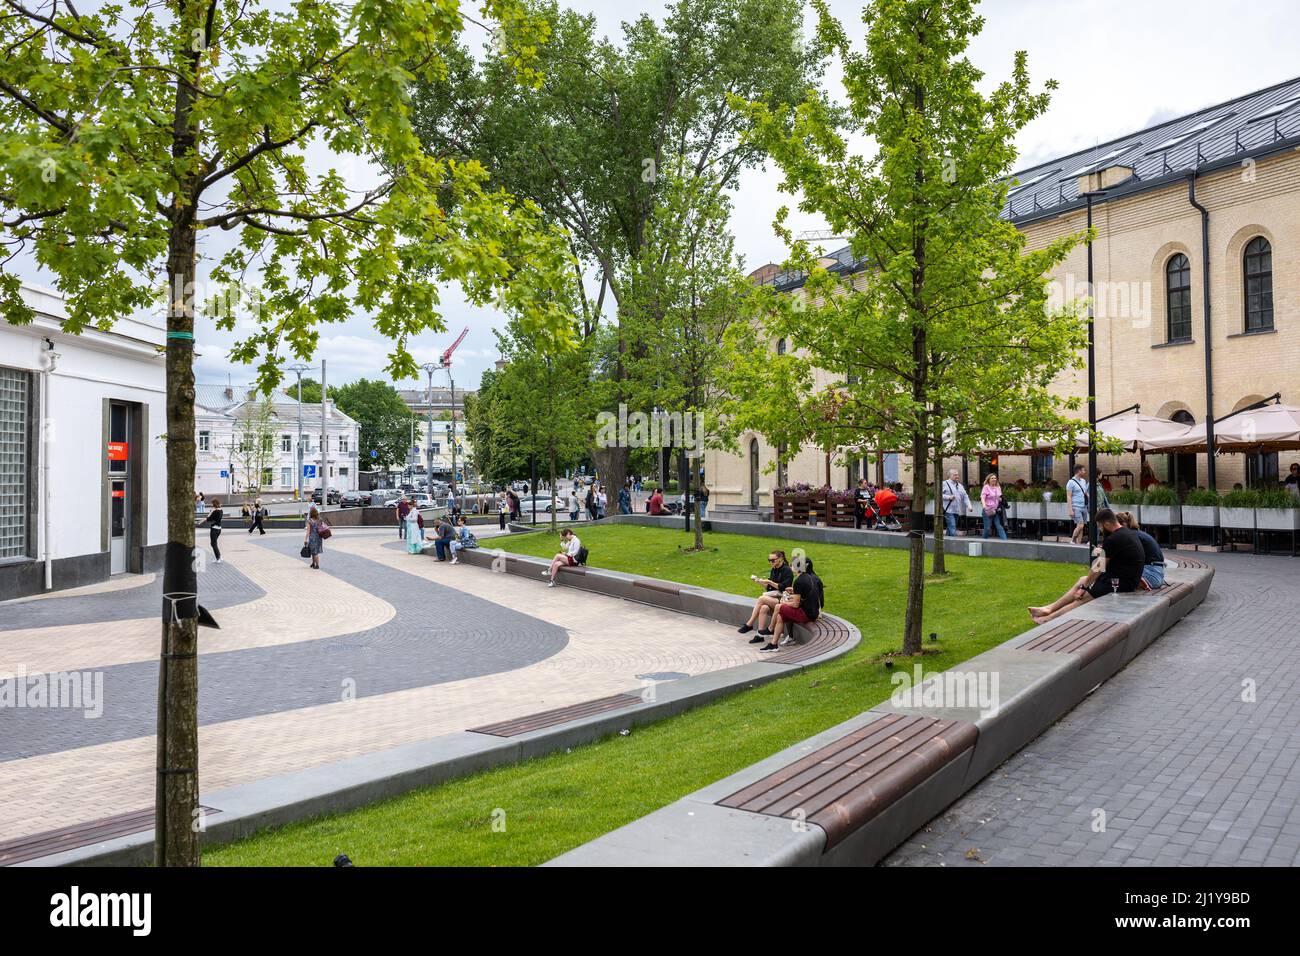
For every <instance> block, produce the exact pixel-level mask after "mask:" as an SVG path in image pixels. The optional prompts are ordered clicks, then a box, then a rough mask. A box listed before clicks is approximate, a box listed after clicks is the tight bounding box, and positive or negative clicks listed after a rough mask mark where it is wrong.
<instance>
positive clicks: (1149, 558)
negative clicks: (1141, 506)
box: [1115, 511, 1165, 591]
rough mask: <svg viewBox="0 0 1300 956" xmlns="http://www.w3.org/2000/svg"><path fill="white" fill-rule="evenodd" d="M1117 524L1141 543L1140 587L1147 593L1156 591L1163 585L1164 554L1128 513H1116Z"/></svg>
mask: <svg viewBox="0 0 1300 956" xmlns="http://www.w3.org/2000/svg"><path fill="white" fill-rule="evenodd" d="M1115 517H1116V518H1118V519H1119V523H1120V524H1122V525H1123V526H1124V527H1126V528H1132V529H1133V532H1134V533H1135V534H1136V535H1137V536H1138V540H1139V541H1141V542H1142V553H1143V560H1144V561H1145V562H1146V563H1145V564H1143V565H1142V587H1143V589H1145V590H1147V591H1158V590H1159V589H1160V588H1162V587H1164V585H1165V553H1164V552H1163V551H1161V550H1160V544H1159V542H1157V541H1156V539H1155V538H1153V537H1151V535H1149V534H1147V532H1145V531H1143V530H1142V526H1141V525H1139V524H1138V523H1137V519H1136V518H1134V517H1133V515H1132V513H1130V512H1128V511H1120V512H1118V513H1116V515H1115Z"/></svg>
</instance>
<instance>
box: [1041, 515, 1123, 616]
mask: <svg viewBox="0 0 1300 956" xmlns="http://www.w3.org/2000/svg"><path fill="white" fill-rule="evenodd" d="M1097 525H1098V526H1099V527H1100V528H1101V530H1102V531H1103V532H1104V534H1105V537H1104V538H1103V539H1102V543H1101V546H1100V547H1099V548H1097V549H1096V550H1095V551H1093V556H1094V557H1098V556H1101V555H1105V558H1106V562H1105V564H1106V567H1105V569H1104V570H1089V572H1088V573H1087V574H1086V575H1084V576H1083V577H1081V578H1079V580H1078V581H1076V582H1075V583H1074V585H1073V586H1072V587H1071V588H1070V589H1069V590H1068V591H1066V592H1065V593H1064V594H1063V595H1061V596H1060V597H1059V598H1057V599H1056V600H1055V601H1053V602H1052V603H1051V604H1048V605H1046V606H1043V607H1031V608H1029V616H1030V617H1031V618H1032V619H1033V621H1034V623H1035V624H1045V623H1046V622H1048V621H1051V620H1054V619H1055V618H1058V617H1060V616H1061V615H1062V614H1064V613H1065V612H1067V611H1072V610H1074V609H1075V608H1076V607H1082V606H1083V605H1084V604H1087V603H1088V602H1089V601H1092V600H1095V599H1097V598H1100V597H1105V596H1106V595H1107V594H1112V593H1115V592H1116V591H1118V592H1120V593H1128V592H1131V591H1136V590H1138V588H1139V583H1138V582H1140V581H1141V580H1142V568H1143V566H1144V565H1145V563H1146V552H1145V551H1144V550H1143V548H1142V541H1141V539H1140V538H1139V537H1138V536H1137V532H1135V531H1133V529H1131V528H1125V527H1124V526H1123V525H1121V524H1120V523H1119V519H1118V518H1116V517H1115V512H1114V511H1112V510H1111V509H1109V508H1102V509H1101V510H1100V511H1098V512H1097Z"/></svg>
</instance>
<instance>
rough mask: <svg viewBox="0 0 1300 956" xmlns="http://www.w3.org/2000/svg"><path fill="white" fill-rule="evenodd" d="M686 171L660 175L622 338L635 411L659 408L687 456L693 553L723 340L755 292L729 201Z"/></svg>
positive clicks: (714, 432) (717, 433)
mask: <svg viewBox="0 0 1300 956" xmlns="http://www.w3.org/2000/svg"><path fill="white" fill-rule="evenodd" d="M684 173H685V170H684V168H683V164H682V163H681V162H680V159H679V160H678V161H677V162H674V163H672V164H671V165H670V166H669V167H668V168H667V169H666V170H665V171H664V179H665V182H664V184H663V190H662V192H661V193H660V199H659V203H658V205H657V207H656V209H655V213H654V215H653V216H652V217H651V218H650V222H649V223H648V225H647V229H646V242H645V245H644V246H643V248H642V252H641V255H640V256H638V257H637V258H636V259H635V260H634V261H633V262H631V263H629V269H628V270H627V271H628V272H629V273H632V274H631V275H629V276H628V280H627V281H626V283H625V285H626V287H627V288H628V290H629V293H628V296H627V299H626V300H625V302H624V305H623V320H622V322H621V326H622V329H621V339H622V341H624V342H629V343H634V345H635V347H634V348H632V349H630V350H628V352H627V353H626V362H627V366H628V369H629V372H630V374H629V376H628V380H629V383H631V384H635V385H640V386H641V387H642V388H643V389H644V393H643V394H640V395H639V396H638V397H639V399H640V402H641V403H642V404H641V407H643V408H644V407H647V406H650V405H653V406H655V407H657V408H660V409H662V410H663V411H664V412H666V413H668V414H669V415H670V416H671V418H670V420H671V421H672V422H674V424H677V425H678V426H679V428H678V433H677V434H676V435H674V436H671V437H672V445H673V446H674V447H675V448H676V449H677V453H678V455H679V464H681V458H682V457H684V459H685V462H686V463H687V464H688V465H689V472H688V473H689V475H690V476H691V477H690V487H691V490H692V493H693V494H694V501H693V505H692V507H693V511H694V514H693V517H694V525H693V527H694V532H695V544H694V547H695V549H696V550H702V549H703V547H704V530H703V526H702V525H701V523H700V501H699V492H700V484H701V479H700V465H701V464H702V460H703V458H702V456H703V454H704V450H705V448H707V447H718V446H720V445H721V444H722V443H723V442H724V441H725V439H724V438H723V429H722V428H721V427H720V426H721V422H720V421H719V419H718V416H717V404H716V402H717V399H718V398H719V397H720V394H721V388H720V384H721V381H722V377H723V376H722V373H723V369H724V367H725V364H726V355H725V350H724V339H725V337H726V334H727V330H728V329H729V328H730V327H731V325H732V324H733V323H734V322H737V321H743V320H744V319H745V318H747V317H748V316H749V315H750V314H751V313H752V309H753V306H752V305H751V301H752V300H753V298H754V289H753V287H752V286H751V285H750V284H749V283H748V282H747V281H746V279H745V276H744V272H743V267H742V263H741V262H740V260H739V259H738V257H737V256H736V254H735V248H734V247H735V242H734V240H733V238H732V236H731V234H730V233H729V232H728V231H727V222H728V220H729V218H730V214H731V203H730V201H729V199H728V196H727V194H726V193H724V192H723V191H722V190H721V189H719V188H718V184H717V183H716V182H715V181H713V180H711V179H709V178H708V177H700V178H695V177H691V176H688V175H684ZM632 394H633V395H637V393H636V392H633V393H632ZM601 444H602V441H601V433H600V432H598V433H597V445H598V447H599V446H600V445H601Z"/></svg>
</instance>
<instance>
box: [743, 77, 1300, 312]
mask: <svg viewBox="0 0 1300 956" xmlns="http://www.w3.org/2000/svg"><path fill="white" fill-rule="evenodd" d="M1297 144H1300V77H1297V78H1295V79H1291V80H1286V81H1284V82H1282V83H1278V84H1275V85H1274V86H1270V87H1266V88H1265V89H1262V90H1256V91H1255V92H1254V93H1247V94H1246V95H1245V96H1239V97H1237V98H1236V99H1233V100H1228V101H1227V102H1225V103H1218V104H1215V105H1214V106H1207V107H1205V108H1204V109H1201V110H1198V111H1196V112H1195V113H1190V114H1188V115H1187V116H1181V117H1179V118H1178V119H1172V120H1168V121H1166V122H1164V123H1159V124H1157V125H1156V126H1152V127H1149V128H1147V129H1143V130H1138V131H1137V132H1135V133H1130V134H1128V135H1127V136H1121V137H1119V138H1118V139H1113V140H1110V141H1109V142H1105V143H1099V144H1098V145H1096V146H1092V147H1089V148H1088V149H1084V150H1080V151H1078V152H1076V153H1071V154H1070V155H1068V156H1061V157H1058V158H1056V159H1052V160H1049V161H1047V162H1042V163H1038V164H1036V165H1034V166H1030V167H1028V168H1026V169H1022V170H1020V171H1018V172H1016V173H1014V174H1013V175H1012V177H1011V178H1012V180H1013V181H1014V182H1016V183H1018V184H1019V185H1013V186H1012V187H1011V190H1010V193H1009V195H1008V197H1007V205H1006V206H1005V207H1004V208H1003V211H1002V214H1003V216H1004V217H1005V218H1007V219H1010V220H1011V221H1012V222H1014V223H1016V224H1017V225H1021V224H1026V223H1030V222H1034V221H1037V220H1042V219H1050V218H1052V217H1054V216H1059V215H1061V214H1062V213H1066V212H1069V211H1071V210H1073V209H1077V208H1080V207H1081V206H1083V205H1084V202H1085V200H1084V199H1083V198H1082V197H1081V196H1080V195H1079V187H1078V178H1079V177H1080V176H1082V175H1083V174H1084V173H1087V172H1093V171H1095V170H1100V169H1103V168H1105V167H1107V166H1129V167H1132V169H1133V176H1132V177H1131V178H1130V179H1128V180H1126V181H1125V182H1123V183H1120V184H1118V185H1116V186H1114V187H1111V188H1109V189H1107V190H1106V193H1107V196H1108V198H1109V197H1119V196H1123V195H1128V194H1131V193H1137V192H1142V191H1144V190H1147V189H1155V188H1158V187H1161V186H1166V185H1168V184H1170V183H1171V182H1175V181H1178V180H1182V179H1184V178H1186V176H1187V174H1188V173H1190V172H1193V171H1199V172H1209V171H1212V170H1214V169H1220V168H1223V167H1227V166H1236V165H1239V164H1240V163H1241V162H1243V161H1244V160H1245V159H1247V158H1251V159H1260V158H1262V157H1264V156H1268V155H1271V154H1273V153H1277V152H1281V151H1283V150H1286V149H1290V148H1291V147H1293V146H1295V145H1297ZM828 258H832V259H835V260H837V262H838V264H837V265H836V266H833V267H831V271H833V272H843V273H852V272H857V271H858V270H859V269H861V268H862V266H863V260H861V259H855V258H854V257H853V256H852V255H851V254H850V252H849V249H848V247H847V246H846V247H844V248H843V249H840V250H838V251H836V252H833V253H830V254H829V256H828ZM803 279H804V274H803V273H802V272H779V273H777V274H776V275H774V276H773V277H771V278H770V279H768V280H767V281H766V282H765V283H763V284H764V285H775V286H776V287H777V288H778V289H779V290H781V291H786V290H788V289H795V288H798V287H799V286H801V285H802V284H803Z"/></svg>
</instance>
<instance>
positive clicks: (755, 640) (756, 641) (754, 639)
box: [749, 635, 767, 644]
mask: <svg viewBox="0 0 1300 956" xmlns="http://www.w3.org/2000/svg"><path fill="white" fill-rule="evenodd" d="M766 642H767V638H766V637H762V636H761V635H760V636H758V637H751V638H750V639H749V643H751V644H765V643H766Z"/></svg>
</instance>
